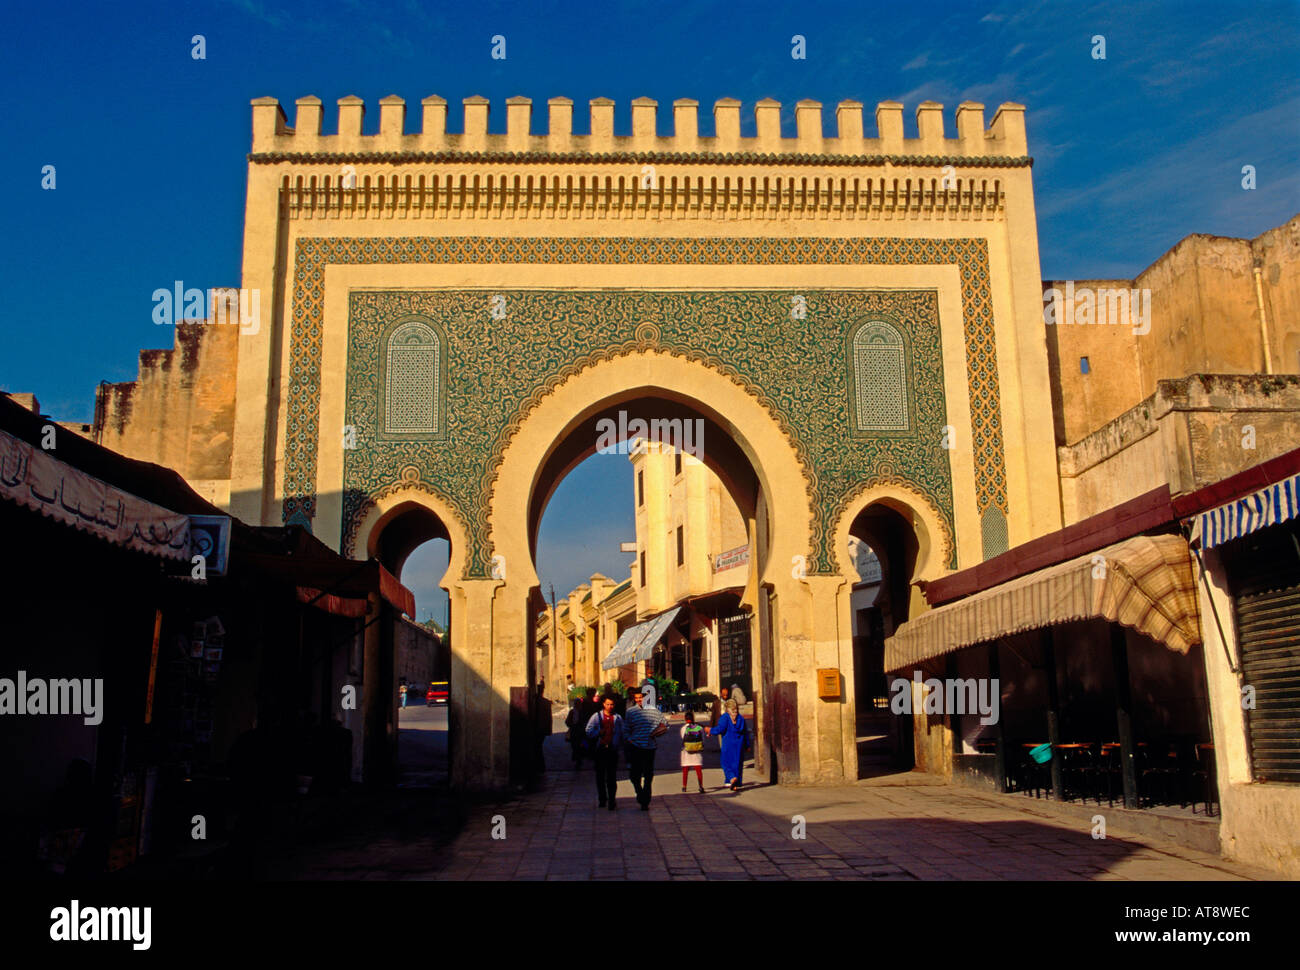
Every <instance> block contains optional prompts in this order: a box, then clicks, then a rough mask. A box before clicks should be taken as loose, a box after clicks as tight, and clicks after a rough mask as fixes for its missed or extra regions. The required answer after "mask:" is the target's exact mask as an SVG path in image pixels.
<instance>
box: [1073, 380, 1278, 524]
mask: <svg viewBox="0 0 1300 970" xmlns="http://www.w3.org/2000/svg"><path fill="white" fill-rule="evenodd" d="M1298 428H1300V376H1298V375H1275V376H1272V377H1269V376H1265V375H1260V374H1253V375H1243V374H1235V375H1234V374H1226V375H1225V374H1195V375H1192V376H1190V377H1187V378H1183V379H1181V380H1171V381H1161V382H1160V383H1159V384H1158V385H1157V387H1156V392H1155V393H1154V394H1152V395H1151V396H1150V397H1149V398H1147V399H1146V400H1144V401H1142V402H1141V403H1140V404H1138V405H1137V406H1136V407H1134V408H1132V409H1130V410H1129V411H1126V412H1125V413H1124V414H1121V415H1120V416H1119V417H1118V418H1116V419H1115V420H1114V421H1111V422H1109V423H1108V424H1106V425H1105V426H1103V427H1102V428H1100V429H1098V430H1097V431H1095V432H1094V433H1092V434H1091V435H1089V436H1087V437H1086V438H1084V439H1082V440H1081V441H1078V442H1076V443H1075V444H1073V445H1070V446H1068V447H1063V448H1058V449H1057V457H1058V461H1059V466H1060V473H1061V500H1062V509H1063V511H1064V514H1065V522H1066V524H1067V525H1070V524H1073V523H1075V522H1078V521H1079V520H1081V519H1085V518H1087V517H1088V516H1090V515H1095V514H1097V513H1098V512H1103V511H1105V510H1106V509H1108V508H1111V507H1113V506H1115V505H1118V504H1120V503H1121V502H1125V501H1128V500H1129V499H1131V498H1136V497H1137V496H1139V495H1141V494H1143V493H1144V492H1148V491H1150V490H1151V489H1153V488H1158V487H1160V486H1161V485H1165V484H1167V485H1168V486H1169V489H1170V491H1171V492H1172V493H1173V494H1175V495H1182V494H1186V493H1189V492H1194V491H1196V490H1197V489H1199V488H1204V487H1205V486H1206V485H1211V484H1213V483H1214V482H1217V481H1221V480H1222V479H1224V478H1228V477H1229V476H1231V475H1235V474H1236V473H1237V472H1239V471H1243V470H1244V469H1246V468H1250V467H1251V466H1253V465H1258V464H1260V463H1261V462H1265V461H1268V460H1269V459H1270V458H1275V457H1277V456H1278V455H1280V454H1283V453H1285V452H1287V451H1290V450H1292V449H1293V448H1295V447H1296V443H1297V429H1298Z"/></svg>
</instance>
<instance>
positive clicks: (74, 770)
mask: <svg viewBox="0 0 1300 970" xmlns="http://www.w3.org/2000/svg"><path fill="white" fill-rule="evenodd" d="M50 426H51V425H50V422H49V421H48V420H47V419H44V418H42V417H40V416H39V415H36V414H33V413H32V412H30V411H27V410H26V409H24V408H23V407H21V406H20V405H18V404H16V403H15V402H13V401H12V400H11V399H10V398H9V397H8V396H5V395H0V433H2V434H3V436H4V437H3V439H0V444H2V445H3V446H4V448H3V457H4V469H3V474H4V478H5V484H4V490H3V492H2V493H0V534H3V536H4V546H3V550H2V554H0V602H2V604H3V607H4V616H5V620H6V623H7V626H8V632H7V634H6V636H5V637H4V639H3V642H0V678H2V679H6V680H8V681H9V682H12V683H16V682H18V680H19V678H22V679H23V680H25V681H39V682H42V683H44V682H48V683H50V684H55V683H67V682H73V681H75V682H78V683H82V684H86V683H89V684H91V685H99V684H102V690H101V691H98V705H97V708H98V709H97V710H96V711H95V713H94V716H93V717H86V716H76V715H72V714H67V713H57V714H55V713H40V714H28V713H24V714H11V713H9V712H3V713H0V777H4V778H5V779H7V783H6V784H5V786H4V789H3V795H0V830H2V831H3V835H0V868H2V869H4V870H5V871H7V872H12V873H15V874H19V873H21V874H26V875H31V876H39V875H42V874H47V875H57V874H60V873H65V872H66V873H70V874H82V875H94V874H99V873H106V872H115V871H118V870H122V869H124V868H126V867H128V866H130V865H132V864H133V863H135V862H137V861H138V860H140V859H142V858H146V857H149V858H153V859H160V858H165V857H169V856H176V855H180V854H203V853H204V852H205V851H207V850H211V849H215V848H217V847H220V846H222V845H224V844H226V843H227V842H228V841H229V840H231V839H234V838H235V837H236V836H237V835H238V833H239V829H240V826H241V825H243V826H245V827H247V826H248V825H249V824H253V826H254V827H257V825H258V824H260V823H258V822H257V821H256V820H257V819H258V818H260V817H263V816H265V814H266V812H267V811H268V809H269V806H270V805H272V804H273V803H279V804H286V803H290V802H292V801H294V800H295V799H298V800H302V799H304V798H317V797H324V796H326V795H328V794H329V793H330V792H336V791H339V790H341V789H343V788H346V787H347V786H348V785H350V784H351V783H352V782H353V781H357V780H361V778H362V777H365V778H367V780H370V779H373V780H377V781H380V780H384V779H386V778H388V777H390V776H391V773H392V764H393V760H394V751H395V740H396V730H395V723H394V717H393V711H394V709H395V704H396V701H395V697H394V698H392V699H390V698H388V697H387V695H388V694H389V693H394V692H395V687H393V689H392V690H391V691H390V690H385V689H384V685H386V684H389V685H391V684H392V680H393V678H392V677H391V665H392V658H391V650H390V651H389V652H388V656H387V666H388V667H389V668H390V669H389V675H390V676H389V677H388V678H387V679H385V677H384V667H385V654H384V650H383V646H384V637H385V632H386V631H387V634H388V639H389V644H390V646H391V625H392V621H393V618H394V617H395V616H396V615H397V613H399V612H401V611H405V610H409V609H411V608H412V606H411V602H410V593H409V592H408V591H406V590H405V589H404V588H402V587H401V586H400V584H398V583H397V582H396V580H394V579H393V578H392V577H391V576H390V575H388V574H387V573H385V572H384V571H383V570H382V568H381V567H379V565H378V564H377V563H374V562H353V561H349V560H346V559H343V558H341V557H339V556H338V555H336V554H335V553H333V552H331V551H330V550H329V549H327V548H326V547H325V546H323V545H322V544H321V543H320V542H318V541H317V540H315V539H314V538H312V537H311V536H310V535H308V534H306V533H305V532H303V530H301V529H298V528H296V527H290V528H284V529H279V528H275V529H268V528H253V527H249V526H245V525H244V524H243V523H240V522H239V521H238V520H233V519H229V517H226V516H224V515H223V513H222V511H221V510H220V509H219V508H217V507H215V506H213V505H211V504H210V503H208V502H206V501H204V500H203V499H202V498H201V497H199V496H198V495H197V494H196V493H194V492H193V490H192V489H190V488H189V486H188V485H186V483H185V482H184V481H183V480H182V479H181V478H180V476H178V475H177V474H176V473H175V472H172V471H171V470H169V469H166V468H162V467H160V466H157V465H151V464H149V463H146V462H139V461H134V460H131V459H127V458H125V457H123V456H121V455H118V454H116V453H114V452H111V451H109V450H107V449H105V448H102V447H100V446H98V445H95V444H94V443H93V442H90V441H88V440H86V439H84V438H81V437H79V436H77V435H75V434H73V433H72V432H69V431H66V430H63V429H56V431H55V436H54V439H53V441H54V447H52V448H48V449H41V453H40V454H39V455H38V454H37V451H36V449H38V448H41V442H42V440H43V439H44V440H45V441H47V442H48V441H49V440H50V437H49V431H48V429H49V428H50ZM51 483H56V484H57V490H56V485H55V484H51ZM60 493H61V494H60ZM31 496H35V497H34V498H33V497H31ZM114 508H128V509H129V510H130V512H129V514H130V515H134V516H136V517H137V518H138V523H137V525H136V526H134V527H133V530H132V531H133V532H134V538H132V537H131V532H130V531H128V530H127V529H126V528H125V527H121V528H117V529H116V531H115V530H114V525H115V523H116V524H118V525H120V524H121V523H120V520H121V519H122V516H121V514H120V513H117V512H114V511H111V510H112V509H114ZM39 509H45V510H46V514H42V511H39ZM106 509H108V510H110V511H107V512H106V511H105V510H106ZM78 516H80V519H78ZM197 517H202V518H201V519H200V518H197ZM200 521H201V522H203V523H205V524H207V525H211V524H213V523H216V524H218V525H221V526H222V528H221V529H218V530H217V531H218V532H221V531H224V533H225V535H226V536H227V537H228V542H226V543H224V544H223V547H222V549H221V550H217V549H212V548H210V547H209V546H206V545H197V544H196V545H194V546H191V538H192V536H191V534H190V531H189V525H190V523H192V522H193V523H197V522H200ZM165 532H166V533H167V534H166V535H164V533H165ZM142 535H144V536H145V537H146V539H147V541H141V536H142ZM198 535H199V530H198V529H197V528H196V529H195V530H194V532H193V537H195V538H197V537H198ZM155 539H156V540H158V541H154V540H155ZM198 548H202V549H204V550H205V553H206V554H207V555H206V557H205V559H204V560H202V561H201V567H202V568H199V567H198V566H196V564H195V562H194V560H193V554H194V553H195V551H196V549H198ZM222 559H224V562H222V561H221V560H222ZM367 686H369V688H370V694H369V696H367V695H366V692H365V688H366V687H367ZM347 689H351V690H352V691H353V693H354V694H355V700H354V702H353V703H352V704H349V703H347V702H346V701H345V698H346V696H347ZM3 703H4V702H3V701H0V705H3ZM0 711H3V708H2V707H0ZM88 722H90V723H88ZM366 741H369V745H368V746H367V744H366V743H365V742H366ZM363 768H364V772H363ZM196 817H198V819H199V820H198V821H196ZM235 840H236V841H238V840H237V839H235Z"/></svg>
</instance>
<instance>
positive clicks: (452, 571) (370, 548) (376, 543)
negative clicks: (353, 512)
mask: <svg viewBox="0 0 1300 970" xmlns="http://www.w3.org/2000/svg"><path fill="white" fill-rule="evenodd" d="M415 510H424V511H426V512H429V513H432V514H433V515H434V516H436V517H437V519H438V521H439V522H440V523H441V524H442V527H443V529H445V530H446V537H445V538H446V539H447V540H448V542H449V543H450V544H451V557H450V561H449V562H448V564H447V572H446V574H445V575H444V576H443V577H442V579H441V580H440V581H439V583H438V585H439V586H441V587H442V588H443V589H446V590H450V589H451V586H452V584H453V583H455V582H456V581H457V580H459V579H460V578H461V577H462V576H463V575H464V571H465V561H466V557H467V556H468V555H469V553H468V548H467V546H468V532H467V531H466V529H465V525H464V523H463V522H462V521H461V519H460V516H459V515H458V514H457V513H456V511H455V510H454V509H453V508H452V506H451V503H449V502H448V501H447V500H446V499H445V498H443V497H442V496H441V495H439V494H437V493H436V492H434V491H433V490H432V489H431V488H429V487H428V486H427V485H425V484H424V483H423V482H418V481H415V482H412V481H406V482H402V483H400V484H398V485H396V486H393V487H391V488H389V489H385V490H383V491H380V492H378V493H376V494H375V495H373V496H372V497H371V498H370V500H369V501H368V502H367V503H366V505H365V507H364V508H363V510H362V512H361V514H360V516H359V517H358V519H357V528H356V531H355V533H354V534H353V536H351V537H349V538H348V539H347V541H346V544H347V548H346V549H345V550H344V551H345V553H346V554H347V555H349V556H351V557H353V558H360V557H359V556H358V553H361V554H362V555H363V556H364V557H365V558H371V557H377V556H378V553H379V551H380V539H381V537H382V536H383V534H384V530H385V529H387V528H388V527H389V526H390V525H392V523H393V522H394V520H396V519H397V518H399V517H400V516H402V515H404V514H407V513H409V512H411V511H415ZM430 538H434V537H433V536H431V537H430ZM424 541H426V540H425V539H421V540H420V542H424ZM416 544H417V545H418V544H419V543H416ZM404 558H405V557H403V559H404Z"/></svg>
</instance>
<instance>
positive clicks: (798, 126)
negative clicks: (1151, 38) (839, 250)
mask: <svg viewBox="0 0 1300 970" xmlns="http://www.w3.org/2000/svg"><path fill="white" fill-rule="evenodd" d="M421 107H422V109H423V116H422V124H421V128H420V131H419V132H414V133H410V134H408V133H407V132H406V128H407V119H406V103H405V101H403V100H402V99H401V98H399V97H396V96H389V97H386V98H383V99H381V100H380V102H379V126H378V128H379V130H378V132H377V133H376V134H371V135H363V134H362V127H363V118H364V110H365V105H364V104H363V103H362V101H361V99H360V98H355V97H345V98H340V99H339V102H338V130H337V133H335V134H331V135H325V134H321V127H322V104H321V101H320V99H319V98H315V97H307V98H300V99H299V100H298V102H297V116H296V119H295V121H296V125H295V127H294V128H289V127H288V126H287V125H286V123H285V121H286V119H285V116H284V113H283V112H282V111H281V109H280V106H279V103H278V102H276V101H275V100H274V99H272V98H259V99H257V100H255V101H254V102H253V152H252V154H251V155H250V156H249V160H250V162H251V163H253V164H256V165H274V166H277V167H278V168H279V169H280V171H281V176H280V181H281V188H282V190H283V197H284V202H285V204H286V207H287V210H288V212H289V214H290V216H291V218H295V219H298V218H309V219H310V218H339V217H342V218H374V217H380V218H382V217H394V216H395V217H402V218H404V217H416V218H423V217H439V216H445V217H466V216H482V215H488V216H492V215H496V216H506V217H515V216H524V217H529V216H546V215H557V214H558V215H562V216H563V217H565V218H575V217H576V218H582V217H584V216H589V217H595V218H601V219H608V218H611V217H612V218H636V217H638V216H642V217H651V218H682V219H710V218H730V217H741V218H781V217H788V216H795V217H800V218H809V217H812V218H816V217H819V216H820V217H829V218H859V217H861V218H870V217H875V216H884V217H886V218H889V217H893V216H897V215H907V216H909V217H912V216H919V217H921V218H937V217H942V218H957V219H983V218H989V217H991V216H992V215H994V214H996V213H998V212H999V211H1000V210H1001V209H1002V208H1003V205H1004V202H1005V192H1004V179H1005V176H1001V173H1000V172H999V171H998V170H999V169H1014V168H1024V167H1027V166H1029V165H1030V164H1031V160H1030V159H1029V158H1028V157H1027V156H1026V155H1025V148H1026V145H1025V129H1024V108H1023V107H1022V106H1021V105H1017V104H1004V105H1002V106H1001V107H1000V108H999V109H998V111H997V113H996V114H995V115H994V118H993V121H992V123H991V124H990V125H989V126H988V127H987V128H986V127H985V124H984V106H983V105H981V104H976V103H973V102H965V103H963V104H962V105H961V106H959V107H958V109H957V112H956V131H955V133H954V134H955V137H951V138H950V137H948V134H949V133H948V132H946V131H945V130H944V119H943V106H942V105H940V104H937V103H935V102H931V101H927V102H925V103H923V104H921V105H919V106H918V107H917V109H916V118H917V131H918V137H916V138H904V137H903V110H904V109H903V105H901V104H899V103H897V102H894V101H887V102H882V103H881V104H879V105H877V107H876V115H875V133H874V134H875V137H870V138H869V137H867V132H866V130H865V128H864V125H863V105H862V104H861V103H860V102H857V101H843V102H841V103H840V104H839V105H838V106H837V107H836V110H835V132H834V134H833V135H830V134H827V133H826V132H825V131H823V126H822V114H823V112H822V105H821V104H819V103H818V102H816V101H800V102H799V103H798V104H796V105H795V132H796V133H795V136H794V137H793V138H785V137H782V134H781V123H780V122H781V105H780V103H779V102H777V101H774V100H772V99H770V98H765V99H763V100H762V101H759V102H758V103H757V104H756V105H755V106H754V123H755V124H754V128H755V135H754V136H752V137H748V136H746V137H742V136H741V133H740V131H741V128H740V120H741V118H740V111H741V103H740V102H739V101H737V100H735V99H733V98H724V99H722V100H720V101H718V102H717V103H716V104H715V105H714V107H713V134H712V135H701V134H700V130H699V128H700V126H699V104H698V102H696V101H692V100H690V99H680V100H678V101H675V102H674V103H673V134H672V135H670V136H660V135H659V134H658V131H657V125H658V104H657V103H656V102H655V101H653V100H651V99H649V98H637V99H636V100H634V101H633V102H632V104H631V109H632V110H631V122H632V124H631V134H629V135H616V134H615V133H614V108H615V105H614V102H613V101H611V100H609V99H608V98H594V99H592V100H591V102H590V106H589V107H590V124H589V134H585V135H576V134H574V133H573V102H572V101H571V100H570V99H568V98H552V99H550V101H549V102H548V105H547V107H548V111H549V117H548V125H547V128H546V132H545V133H544V134H534V133H533V131H532V129H533V122H532V101H531V100H530V99H528V98H520V97H516V98H509V99H507V101H506V105H505V108H506V131H505V132H504V133H503V134H501V133H494V134H490V133H489V132H488V116H489V111H490V108H491V105H490V104H489V102H488V100H487V99H486V98H481V97H469V98H465V99H464V126H463V130H462V131H460V132H449V131H448V130H447V102H446V101H445V100H444V99H443V98H440V97H437V96H430V97H428V98H425V99H424V101H423V102H422V105H421Z"/></svg>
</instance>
